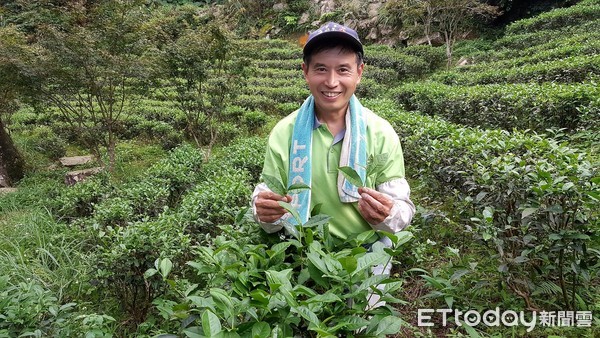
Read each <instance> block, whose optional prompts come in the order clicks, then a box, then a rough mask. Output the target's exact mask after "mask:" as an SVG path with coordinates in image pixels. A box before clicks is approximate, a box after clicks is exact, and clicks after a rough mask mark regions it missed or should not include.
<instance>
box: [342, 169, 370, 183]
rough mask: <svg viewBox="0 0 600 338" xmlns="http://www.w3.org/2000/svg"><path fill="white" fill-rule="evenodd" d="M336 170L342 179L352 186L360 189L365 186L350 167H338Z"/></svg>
mask: <svg viewBox="0 0 600 338" xmlns="http://www.w3.org/2000/svg"><path fill="white" fill-rule="evenodd" d="M338 170H339V171H340V172H341V173H342V175H344V177H345V178H346V179H347V180H348V182H350V183H351V184H352V185H354V186H356V187H358V188H362V187H364V186H365V184H364V183H363V181H362V179H361V178H360V176H359V175H358V173H357V172H356V170H354V169H352V168H350V167H339V168H338Z"/></svg>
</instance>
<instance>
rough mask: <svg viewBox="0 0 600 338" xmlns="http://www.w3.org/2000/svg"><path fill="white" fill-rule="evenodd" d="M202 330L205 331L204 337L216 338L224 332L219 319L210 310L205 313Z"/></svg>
mask: <svg viewBox="0 0 600 338" xmlns="http://www.w3.org/2000/svg"><path fill="white" fill-rule="evenodd" d="M202 330H203V331H204V335H206V336H208V337H214V336H216V335H217V334H219V333H220V332H221V331H222V330H223V328H222V327H221V321H220V320H219V317H217V315H215V314H214V313H212V312H210V311H208V310H206V311H204V313H203V314H202Z"/></svg>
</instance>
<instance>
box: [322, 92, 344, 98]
mask: <svg viewBox="0 0 600 338" xmlns="http://www.w3.org/2000/svg"><path fill="white" fill-rule="evenodd" d="M323 95H325V96H327V97H336V96H338V95H340V93H338V92H323Z"/></svg>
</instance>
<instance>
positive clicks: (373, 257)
mask: <svg viewBox="0 0 600 338" xmlns="http://www.w3.org/2000/svg"><path fill="white" fill-rule="evenodd" d="M242 217H243V216H242ZM240 218H241V217H240ZM238 219H239V218H238ZM328 219H329V218H328V217H327V216H324V215H318V216H315V217H313V218H311V219H310V220H309V221H308V222H306V223H305V224H303V225H301V226H299V227H298V238H286V237H282V238H281V241H280V242H278V243H275V244H273V245H270V246H269V245H267V244H266V243H257V242H255V241H248V240H247V239H246V240H245V239H242V238H240V237H243V236H248V235H247V234H246V231H247V228H245V227H247V226H252V227H254V228H258V227H257V225H256V224H254V223H251V224H246V225H245V226H242V228H241V229H238V230H241V233H240V231H235V232H234V236H233V237H230V236H226V235H220V236H218V237H216V238H215V240H214V242H213V244H212V245H211V246H201V247H197V248H196V250H195V255H196V258H195V259H194V260H193V261H191V262H188V264H189V265H190V266H191V267H193V268H194V269H195V271H196V273H197V274H198V276H199V277H201V278H202V280H203V281H204V282H205V285H204V286H203V287H198V285H197V284H196V285H191V286H190V287H189V288H188V289H187V290H186V291H185V292H181V293H180V296H181V299H180V300H179V301H178V302H177V304H176V305H174V306H173V307H172V310H171V311H169V310H168V309H166V310H163V311H166V312H170V313H171V316H175V317H177V318H180V319H181V320H182V322H181V323H182V324H181V331H182V332H180V334H185V335H187V336H189V337H203V336H231V337H257V336H258V337H274V336H286V337H287V336H292V335H300V336H303V337H316V336H319V337H334V336H339V335H342V336H344V337H383V336H385V335H386V334H394V333H396V332H398V330H399V328H400V327H401V326H402V325H404V321H403V320H402V319H401V318H400V317H398V315H397V314H396V313H395V311H394V310H393V308H391V307H390V306H388V305H386V306H382V307H378V308H376V309H371V308H368V306H367V305H368V297H369V294H370V293H377V294H379V295H380V296H381V300H383V301H386V302H387V303H398V302H401V301H400V300H399V299H397V298H395V297H394V296H393V294H394V292H396V291H398V290H399V289H400V288H401V287H402V282H401V281H398V280H395V279H393V278H390V276H388V275H370V270H371V267H373V266H375V265H378V264H383V265H385V264H391V260H392V257H393V256H395V255H398V254H400V253H401V252H402V251H403V249H402V248H401V246H402V245H403V244H405V243H406V242H407V241H408V240H409V239H410V238H411V234H410V233H409V232H401V233H398V234H396V235H392V234H387V233H379V235H380V236H387V237H388V238H390V239H391V240H392V242H393V243H394V247H393V248H384V247H383V245H382V244H381V243H379V242H376V243H375V244H373V245H372V247H371V250H367V249H366V247H365V246H366V245H368V244H369V243H370V240H372V238H373V236H374V235H376V233H375V232H374V231H368V232H365V233H362V234H359V235H358V236H356V237H354V238H351V239H349V240H347V241H345V242H344V243H340V241H339V240H336V239H334V238H333V237H332V236H331V235H330V233H329V228H328V223H327V222H328ZM259 231H260V230H259ZM378 285H380V288H377V287H376V286H378Z"/></svg>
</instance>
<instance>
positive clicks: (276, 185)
mask: <svg viewBox="0 0 600 338" xmlns="http://www.w3.org/2000/svg"><path fill="white" fill-rule="evenodd" d="M262 176H263V180H264V181H265V184H266V185H267V187H268V188H269V189H271V191H272V192H274V193H276V194H278V195H281V196H285V195H286V194H285V187H284V186H283V183H281V181H280V180H279V179H277V177H275V176H271V175H266V174H263V175H262Z"/></svg>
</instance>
